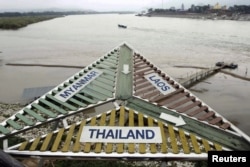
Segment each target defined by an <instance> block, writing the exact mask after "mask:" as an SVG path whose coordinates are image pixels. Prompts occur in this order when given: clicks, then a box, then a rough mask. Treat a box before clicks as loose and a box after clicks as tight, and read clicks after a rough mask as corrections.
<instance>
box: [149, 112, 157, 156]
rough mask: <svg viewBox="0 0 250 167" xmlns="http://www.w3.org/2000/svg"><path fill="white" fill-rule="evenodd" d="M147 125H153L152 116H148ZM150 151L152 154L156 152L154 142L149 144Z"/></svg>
mask: <svg viewBox="0 0 250 167" xmlns="http://www.w3.org/2000/svg"><path fill="white" fill-rule="evenodd" d="M148 126H149V127H153V126H154V121H153V118H152V117H149V118H148ZM150 152H151V153H152V154H155V153H157V149H156V144H155V143H151V144H150Z"/></svg>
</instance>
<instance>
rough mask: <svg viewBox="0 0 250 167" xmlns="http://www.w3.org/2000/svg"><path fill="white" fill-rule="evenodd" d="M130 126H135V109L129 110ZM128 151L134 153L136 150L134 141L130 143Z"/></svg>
mask: <svg viewBox="0 0 250 167" xmlns="http://www.w3.org/2000/svg"><path fill="white" fill-rule="evenodd" d="M128 117H129V122H128V124H129V127H133V126H134V111H133V110H131V109H130V110H129V116H128ZM128 152H129V153H131V154H132V153H134V152H135V144H134V143H129V144H128Z"/></svg>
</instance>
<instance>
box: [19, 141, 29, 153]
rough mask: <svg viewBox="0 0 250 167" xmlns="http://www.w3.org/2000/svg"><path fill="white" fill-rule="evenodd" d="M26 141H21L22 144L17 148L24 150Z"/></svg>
mask: <svg viewBox="0 0 250 167" xmlns="http://www.w3.org/2000/svg"><path fill="white" fill-rule="evenodd" d="M28 143H29V142H28V141H25V142H22V144H21V145H20V147H19V148H18V150H19V151H24V150H25V148H26V146H27V145H28Z"/></svg>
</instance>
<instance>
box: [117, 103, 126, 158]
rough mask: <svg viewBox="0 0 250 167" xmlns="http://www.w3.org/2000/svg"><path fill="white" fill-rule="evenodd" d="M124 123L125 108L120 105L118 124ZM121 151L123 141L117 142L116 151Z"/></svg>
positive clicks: (122, 149) (122, 124)
mask: <svg viewBox="0 0 250 167" xmlns="http://www.w3.org/2000/svg"><path fill="white" fill-rule="evenodd" d="M124 123H125V109H124V107H123V106H122V107H121V108H120V117H119V126H124ZM123 151H124V144H123V143H118V144H117V153H118V154H119V153H120V154H121V153H123Z"/></svg>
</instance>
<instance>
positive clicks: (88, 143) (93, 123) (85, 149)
mask: <svg viewBox="0 0 250 167" xmlns="http://www.w3.org/2000/svg"><path fill="white" fill-rule="evenodd" d="M95 125H96V117H93V118H92V119H91V121H90V126H95ZM90 150H91V143H90V142H86V143H85V146H84V149H83V151H84V152H85V153H89V152H90Z"/></svg>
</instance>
